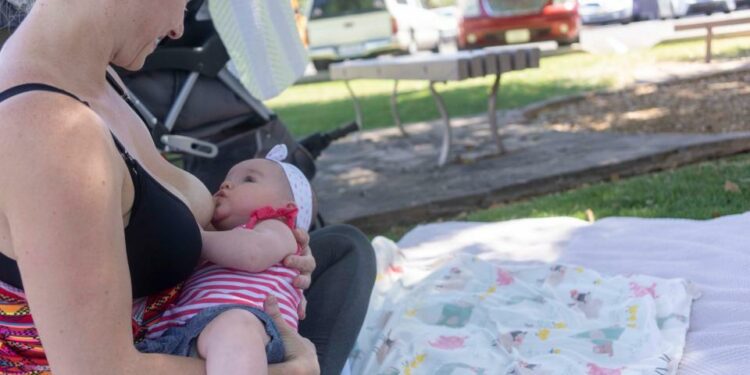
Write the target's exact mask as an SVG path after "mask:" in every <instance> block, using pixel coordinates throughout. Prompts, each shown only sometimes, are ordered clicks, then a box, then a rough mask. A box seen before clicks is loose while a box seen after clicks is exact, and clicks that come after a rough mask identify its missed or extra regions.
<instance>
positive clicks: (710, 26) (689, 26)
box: [674, 17, 750, 63]
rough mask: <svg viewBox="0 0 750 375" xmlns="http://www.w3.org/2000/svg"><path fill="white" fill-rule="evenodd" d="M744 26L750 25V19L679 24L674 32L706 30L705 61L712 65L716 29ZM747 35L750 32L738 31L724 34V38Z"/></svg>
mask: <svg viewBox="0 0 750 375" xmlns="http://www.w3.org/2000/svg"><path fill="white" fill-rule="evenodd" d="M742 24H750V17H741V18H727V19H719V20H712V21H698V22H686V23H678V24H675V26H674V31H683V30H696V29H706V57H705V61H706V62H707V63H710V62H711V43H712V41H713V39H714V38H715V37H716V36H715V34H714V28H716V27H723V26H735V25H742ZM746 35H750V31H748V30H742V31H737V32H732V33H725V34H722V36H723V37H729V36H746Z"/></svg>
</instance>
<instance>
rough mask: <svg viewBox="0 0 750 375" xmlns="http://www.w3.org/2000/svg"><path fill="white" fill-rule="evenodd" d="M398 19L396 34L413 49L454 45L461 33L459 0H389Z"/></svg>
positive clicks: (399, 41) (403, 44)
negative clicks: (457, 5)
mask: <svg viewBox="0 0 750 375" xmlns="http://www.w3.org/2000/svg"><path fill="white" fill-rule="evenodd" d="M386 6H387V7H388V10H389V11H390V12H391V15H392V16H393V17H394V18H395V19H396V24H397V26H398V27H397V29H398V31H397V33H396V37H397V39H398V43H399V45H400V47H401V48H402V49H405V50H408V51H409V52H411V53H414V52H417V51H420V50H435V51H437V50H439V49H441V47H443V46H446V45H448V46H449V45H455V43H456V37H457V36H458V22H457V20H456V11H457V9H456V0H386Z"/></svg>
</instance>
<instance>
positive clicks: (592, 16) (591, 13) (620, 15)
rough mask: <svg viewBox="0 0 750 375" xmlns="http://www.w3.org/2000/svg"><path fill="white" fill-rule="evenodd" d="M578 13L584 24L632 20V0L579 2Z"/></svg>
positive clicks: (588, 0)
mask: <svg viewBox="0 0 750 375" xmlns="http://www.w3.org/2000/svg"><path fill="white" fill-rule="evenodd" d="M578 13H579V14H580V15H581V22H583V23H584V24H595V23H610V22H623V23H627V22H630V21H631V20H633V0H580V1H579V2H578Z"/></svg>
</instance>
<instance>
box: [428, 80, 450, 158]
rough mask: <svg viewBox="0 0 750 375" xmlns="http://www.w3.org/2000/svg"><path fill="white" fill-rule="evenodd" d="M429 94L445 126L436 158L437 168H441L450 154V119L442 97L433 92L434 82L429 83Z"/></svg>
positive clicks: (435, 91)
mask: <svg viewBox="0 0 750 375" xmlns="http://www.w3.org/2000/svg"><path fill="white" fill-rule="evenodd" d="M430 93H432V97H433V98H435V104H436V105H437V107H438V111H440V117H442V118H443V124H444V125H445V127H444V128H443V146H442V147H441V149H440V156H439V157H438V167H442V166H443V165H445V162H446V161H447V160H448V155H449V154H450V152H451V119H450V117H448V110H447V109H446V108H445V102H444V101H443V97H442V96H440V94H439V93H438V92H437V90H435V82H434V81H430Z"/></svg>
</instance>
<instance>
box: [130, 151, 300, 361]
mask: <svg viewBox="0 0 750 375" xmlns="http://www.w3.org/2000/svg"><path fill="white" fill-rule="evenodd" d="M286 154H287V150H286V146H284V145H277V146H276V147H274V148H273V149H272V150H271V151H270V152H269V153H268V155H267V156H266V158H265V159H250V160H245V161H243V162H241V163H239V164H237V165H235V166H234V167H232V169H231V170H229V173H228V174H227V177H226V179H225V181H224V183H222V185H221V187H220V189H219V191H218V192H217V193H216V194H215V195H214V201H215V209H214V215H213V219H212V220H211V222H212V224H213V225H214V227H215V228H216V229H217V231H216V232H204V236H203V253H202V255H203V257H204V258H205V260H206V262H204V263H203V264H201V265H200V266H199V267H198V268H197V269H196V271H195V272H194V273H193V275H192V276H191V277H190V278H188V280H187V281H186V282H185V284H184V287H183V289H182V290H181V292H180V297H179V298H178V300H177V302H176V303H175V305H174V306H173V307H171V308H170V309H169V310H167V312H165V313H164V315H163V318H162V320H160V321H159V323H157V324H155V325H154V326H153V327H151V328H150V329H149V333H148V335H147V337H146V340H145V341H143V342H141V343H139V344H138V349H139V350H141V351H142V352H148V353H155V352H158V353H168V354H174V355H183V356H185V355H189V356H200V357H201V358H205V359H206V367H207V372H208V374H209V375H226V374H265V373H267V370H268V368H267V367H268V366H267V363H278V362H282V361H283V360H284V346H283V343H282V341H281V337H280V336H279V332H278V330H277V328H276V326H275V325H274V323H273V321H272V320H271V318H270V317H269V316H268V315H267V314H266V313H265V312H264V311H263V302H264V301H265V299H266V298H267V297H268V296H269V295H273V296H275V297H276V299H277V300H278V303H279V309H280V311H281V314H282V316H283V317H284V320H285V321H286V322H287V323H288V324H289V325H290V326H292V327H294V328H295V329H296V328H297V322H298V315H297V307H298V305H299V303H300V299H301V297H302V295H301V291H300V290H298V289H296V288H295V287H294V286H293V284H292V281H293V279H294V278H295V277H296V276H297V272H296V271H294V270H292V269H290V268H287V267H285V266H283V265H282V264H281V263H280V262H281V261H282V259H284V258H285V257H286V256H287V255H290V254H295V253H296V252H298V251H299V248H298V244H297V242H296V240H295V238H294V234H293V232H292V231H293V229H294V228H303V229H305V230H307V229H309V227H310V223H311V221H312V218H313V192H312V189H311V187H310V183H309V182H308V181H307V179H306V178H305V176H304V175H303V174H302V172H301V171H300V170H299V169H297V168H296V167H295V166H293V165H291V164H288V163H283V162H282V160H284V159H285V158H286Z"/></svg>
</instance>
